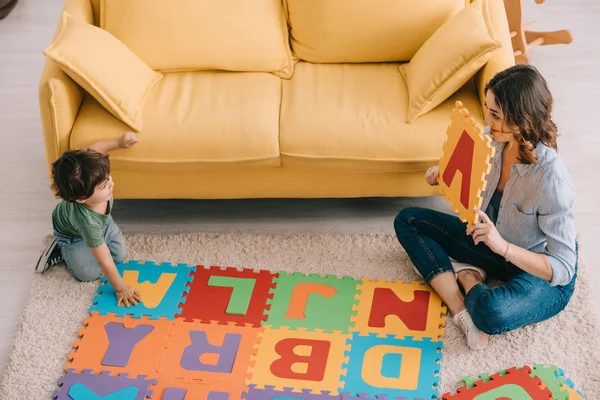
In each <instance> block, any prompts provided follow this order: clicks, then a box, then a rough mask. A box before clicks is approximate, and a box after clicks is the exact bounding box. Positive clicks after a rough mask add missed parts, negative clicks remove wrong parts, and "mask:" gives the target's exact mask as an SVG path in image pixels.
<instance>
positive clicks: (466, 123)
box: [438, 101, 495, 225]
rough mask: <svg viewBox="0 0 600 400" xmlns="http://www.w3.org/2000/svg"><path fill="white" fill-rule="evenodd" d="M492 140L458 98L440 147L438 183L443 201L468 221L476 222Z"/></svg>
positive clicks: (488, 166)
mask: <svg viewBox="0 0 600 400" xmlns="http://www.w3.org/2000/svg"><path fill="white" fill-rule="evenodd" d="M491 143H492V139H491V138H490V137H489V136H487V135H484V133H483V127H482V126H481V125H480V124H478V123H477V121H475V119H473V117H470V116H469V111H468V110H467V109H466V108H465V107H463V104H462V103H461V102H460V101H457V102H456V107H455V108H453V109H452V120H451V123H450V125H449V126H448V132H447V138H446V142H445V143H444V147H443V149H442V152H443V154H442V158H441V159H440V164H439V167H440V172H439V176H438V183H439V185H440V190H441V191H442V193H443V194H444V197H445V198H446V201H448V202H449V203H450V205H451V206H452V209H453V210H454V211H455V212H456V213H458V216H459V218H460V219H461V220H462V221H463V222H466V223H468V224H469V225H472V224H474V223H476V222H478V215H477V214H476V213H475V212H474V211H473V210H474V209H475V208H477V207H481V203H482V202H483V198H482V196H481V194H482V193H483V191H484V190H485V186H486V180H485V177H486V175H487V174H489V172H490V169H491V164H490V160H491V159H492V157H494V154H495V148H494V147H492V144H491Z"/></svg>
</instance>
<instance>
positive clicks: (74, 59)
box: [44, 13, 162, 132]
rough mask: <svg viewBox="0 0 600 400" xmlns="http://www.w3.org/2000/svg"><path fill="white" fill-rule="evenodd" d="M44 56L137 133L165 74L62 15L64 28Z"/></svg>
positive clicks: (89, 27)
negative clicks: (150, 96) (149, 98)
mask: <svg viewBox="0 0 600 400" xmlns="http://www.w3.org/2000/svg"><path fill="white" fill-rule="evenodd" d="M44 55H45V56H46V57H49V58H51V59H53V60H54V61H56V62H57V63H58V64H59V65H60V66H61V68H62V70H63V71H65V73H66V74H67V75H69V76H70V77H71V78H72V79H73V80H74V81H75V82H77V83H78V84H79V85H80V86H81V87H82V88H83V89H84V90H86V91H87V92H88V93H89V94H91V95H92V96H93V97H94V98H95V99H96V100H98V102H99V103H100V104H102V106H103V107H104V108H106V109H107V110H108V111H109V112H110V113H111V114H113V115H114V116H115V117H117V118H118V119H120V120H121V121H123V122H124V123H126V124H127V125H129V126H130V127H131V128H132V129H134V130H136V131H138V132H139V131H141V130H142V108H143V106H144V102H145V100H146V97H147V96H148V93H149V92H150V91H151V90H152V88H153V87H154V85H155V84H156V82H158V81H159V80H160V79H161V78H162V74H161V73H158V72H155V71H153V70H152V69H151V68H150V67H149V66H148V65H146V64H145V63H144V62H143V61H142V60H140V58H139V57H138V56H136V55H135V54H134V53H133V52H131V50H129V49H128V48H127V47H126V46H125V45H124V44H123V43H121V42H120V41H119V40H118V39H116V38H115V37H113V36H112V35H111V34H110V33H108V32H106V31H104V30H103V29H100V28H98V27H96V26H94V25H90V24H88V23H87V22H85V21H82V20H80V19H77V18H75V17H73V16H71V15H69V14H67V13H63V15H62V20H61V27H60V30H59V32H58V33H57V35H56V36H55V39H54V41H53V42H52V44H51V45H50V47H48V48H47V49H46V50H45V51H44Z"/></svg>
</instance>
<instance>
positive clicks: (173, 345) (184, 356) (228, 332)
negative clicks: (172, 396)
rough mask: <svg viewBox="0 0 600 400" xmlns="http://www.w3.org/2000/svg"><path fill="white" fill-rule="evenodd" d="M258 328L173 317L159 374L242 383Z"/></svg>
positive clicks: (172, 377) (257, 335) (257, 338)
mask: <svg viewBox="0 0 600 400" xmlns="http://www.w3.org/2000/svg"><path fill="white" fill-rule="evenodd" d="M261 330H262V328H255V327H253V326H252V325H248V326H237V325H236V324H234V323H230V324H229V325H221V324H218V323H216V322H212V323H210V324H205V323H202V322H199V321H194V322H186V321H185V320H183V319H176V320H175V321H174V322H173V330H172V333H171V334H170V337H169V338H168V340H167V342H168V346H167V349H166V356H165V358H164V359H163V361H162V363H161V364H162V365H161V368H160V370H159V373H160V375H161V377H163V378H165V379H168V380H174V379H177V378H181V379H186V380H199V381H204V382H221V383H223V384H224V385H232V386H234V387H235V385H237V384H243V383H244V381H245V379H246V376H247V375H246V373H247V371H248V366H249V363H250V358H251V355H252V354H253V352H254V349H255V346H257V341H260V338H259V334H260V332H261Z"/></svg>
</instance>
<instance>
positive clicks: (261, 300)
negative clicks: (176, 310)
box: [177, 266, 277, 327]
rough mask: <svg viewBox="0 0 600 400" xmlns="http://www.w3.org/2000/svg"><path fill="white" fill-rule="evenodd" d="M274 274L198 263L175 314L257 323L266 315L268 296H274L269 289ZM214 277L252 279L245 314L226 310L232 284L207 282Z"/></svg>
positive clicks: (208, 319)
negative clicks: (216, 284)
mask: <svg viewBox="0 0 600 400" xmlns="http://www.w3.org/2000/svg"><path fill="white" fill-rule="evenodd" d="M276 276H277V275H276V274H273V273H272V272H270V271H266V270H263V271H259V272H254V271H253V270H251V269H243V270H238V269H236V268H231V267H230V268H225V269H222V268H219V267H216V266H213V267H211V268H203V267H202V266H197V268H196V271H195V272H194V273H193V280H192V281H191V283H189V285H188V291H187V293H186V294H185V295H184V296H185V299H186V300H185V303H184V304H183V305H182V311H181V314H178V315H177V317H178V318H183V319H185V320H186V321H193V320H198V321H203V322H211V321H217V322H219V323H221V324H228V323H229V322H235V323H236V324H238V325H240V326H245V325H246V324H252V325H254V326H255V327H259V326H261V325H262V323H263V321H264V320H265V319H266V315H265V309H266V308H267V307H268V306H267V299H270V298H271V297H272V296H273V295H272V293H271V290H272V289H274V287H275V283H274V282H273V279H274V278H275V277H276ZM213 277H227V278H238V279H246V280H248V281H249V282H254V288H253V290H252V296H251V298H250V300H249V303H248V305H247V306H245V308H247V312H246V313H245V314H244V315H236V314H228V313H227V309H228V308H229V305H230V303H231V300H232V298H231V297H232V292H233V288H232V287H230V286H211V285H209V280H211V279H214V278H213ZM234 301H239V300H234Z"/></svg>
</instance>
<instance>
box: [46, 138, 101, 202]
mask: <svg viewBox="0 0 600 400" xmlns="http://www.w3.org/2000/svg"><path fill="white" fill-rule="evenodd" d="M109 175H110V161H109V160H108V155H105V154H101V153H98V152H97V151H94V150H69V151H67V152H65V153H64V154H63V155H62V156H60V158H59V159H58V160H56V161H55V162H54V163H53V164H52V184H51V186H52V190H53V191H54V193H55V194H56V195H57V196H59V197H60V198H62V199H63V200H66V201H71V202H74V201H76V200H79V199H87V198H88V197H90V196H91V195H92V194H94V190H95V189H96V186H98V184H100V183H102V182H103V181H104V180H105V179H107V178H108V176H109Z"/></svg>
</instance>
